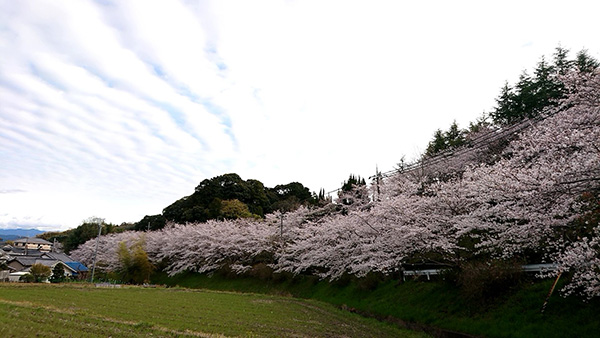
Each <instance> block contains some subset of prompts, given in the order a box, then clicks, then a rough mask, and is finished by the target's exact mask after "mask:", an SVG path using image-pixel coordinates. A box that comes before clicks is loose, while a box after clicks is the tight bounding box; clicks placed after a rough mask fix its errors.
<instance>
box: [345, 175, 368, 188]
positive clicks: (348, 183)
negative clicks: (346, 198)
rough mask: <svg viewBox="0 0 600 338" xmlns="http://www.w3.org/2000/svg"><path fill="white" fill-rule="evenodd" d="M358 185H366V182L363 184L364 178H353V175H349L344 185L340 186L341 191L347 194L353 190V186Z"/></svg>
mask: <svg viewBox="0 0 600 338" xmlns="http://www.w3.org/2000/svg"><path fill="white" fill-rule="evenodd" d="M358 185H363V186H364V185H367V182H365V179H364V178H361V177H360V176H354V174H350V177H348V180H347V181H344V183H343V184H342V191H344V192H348V191H351V190H352V189H354V187H355V186H358Z"/></svg>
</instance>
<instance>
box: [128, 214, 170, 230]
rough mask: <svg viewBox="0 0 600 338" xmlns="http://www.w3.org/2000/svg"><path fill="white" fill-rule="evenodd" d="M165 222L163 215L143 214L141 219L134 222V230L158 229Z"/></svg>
mask: <svg viewBox="0 0 600 338" xmlns="http://www.w3.org/2000/svg"><path fill="white" fill-rule="evenodd" d="M166 224H167V219H166V218H165V216H163V215H152V216H148V215H146V216H144V218H142V220H141V221H139V222H137V223H135V227H134V230H136V231H146V230H160V229H162V228H164V227H165V225H166Z"/></svg>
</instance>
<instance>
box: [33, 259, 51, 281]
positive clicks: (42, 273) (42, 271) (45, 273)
mask: <svg viewBox="0 0 600 338" xmlns="http://www.w3.org/2000/svg"><path fill="white" fill-rule="evenodd" d="M29 273H31V275H32V276H33V280H34V281H35V282H36V283H41V282H43V281H45V280H46V279H47V278H48V277H50V274H52V271H51V270H50V267H47V266H45V265H43V264H40V263H35V264H33V265H32V266H31V268H29Z"/></svg>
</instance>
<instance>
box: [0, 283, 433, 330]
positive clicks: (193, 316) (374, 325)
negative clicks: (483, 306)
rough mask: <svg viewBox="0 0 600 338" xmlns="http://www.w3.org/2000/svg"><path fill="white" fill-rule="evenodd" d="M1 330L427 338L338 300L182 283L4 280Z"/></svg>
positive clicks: (0, 300) (0, 294)
mask: <svg viewBox="0 0 600 338" xmlns="http://www.w3.org/2000/svg"><path fill="white" fill-rule="evenodd" d="M0 323H2V325H0V336H1V337H17V336H29V337H31V336H40V337H44V336H46V337H56V336H60V337H69V336H70V337H81V336H86V337H93V336H101V337H108V336H112V337H147V336H150V335H152V336H159V337H160V336H200V337H207V336H210V337H213V336H245V337H248V336H252V337H423V336H424V335H423V334H422V333H418V332H411V331H406V330H402V329H399V328H397V327H395V326H392V325H389V324H384V323H381V322H378V321H375V320H373V319H366V318H363V317H361V316H359V315H356V314H353V313H349V312H347V311H342V310H340V309H338V308H335V307H334V306H333V305H329V304H326V303H322V302H318V301H314V300H299V299H295V298H290V297H278V296H269V295H259V294H248V293H233V292H218V291H206V290H189V289H180V288H140V287H124V288H115V289H108V288H96V287H93V286H88V285H82V284H61V285H48V284H11V283H0Z"/></svg>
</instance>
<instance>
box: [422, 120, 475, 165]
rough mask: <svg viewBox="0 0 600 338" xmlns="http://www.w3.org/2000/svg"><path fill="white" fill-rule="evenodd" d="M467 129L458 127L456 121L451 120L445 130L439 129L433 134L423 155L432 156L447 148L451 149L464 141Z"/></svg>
mask: <svg viewBox="0 0 600 338" xmlns="http://www.w3.org/2000/svg"><path fill="white" fill-rule="evenodd" d="M466 135H467V131H465V130H461V129H459V128H458V124H456V121H454V122H452V124H451V125H450V128H449V129H448V130H447V131H445V132H444V131H442V130H440V129H438V130H436V131H435V133H434V134H433V140H431V141H430V142H429V144H428V145H427V149H426V150H425V156H433V155H435V154H437V153H440V152H442V151H444V150H447V149H453V148H456V147H459V146H462V145H463V144H465V143H466Z"/></svg>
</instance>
